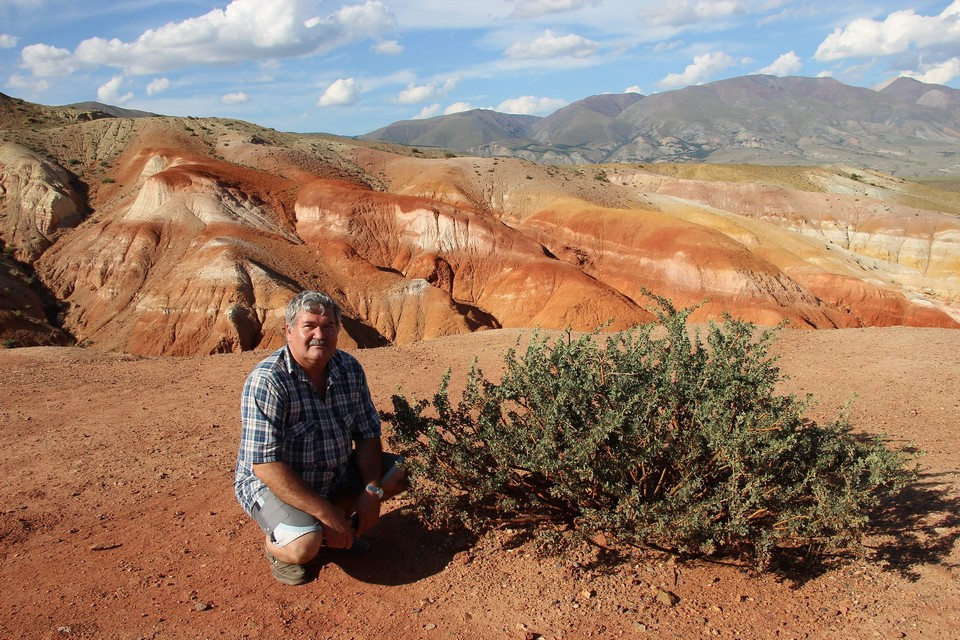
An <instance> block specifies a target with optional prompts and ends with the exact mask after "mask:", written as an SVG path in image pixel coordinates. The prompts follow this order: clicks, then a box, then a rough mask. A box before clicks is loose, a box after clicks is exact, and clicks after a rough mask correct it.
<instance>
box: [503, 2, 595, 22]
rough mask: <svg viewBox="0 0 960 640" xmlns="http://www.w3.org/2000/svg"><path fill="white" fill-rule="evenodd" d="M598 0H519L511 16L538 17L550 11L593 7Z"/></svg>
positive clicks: (556, 11)
mask: <svg viewBox="0 0 960 640" xmlns="http://www.w3.org/2000/svg"><path fill="white" fill-rule="evenodd" d="M598 4H600V0H519V1H518V2H517V6H516V7H514V9H513V13H511V14H510V17H512V18H538V17H540V16H545V15H549V14H551V13H563V12H566V11H576V10H578V9H583V8H584V7H595V6H597V5H598Z"/></svg>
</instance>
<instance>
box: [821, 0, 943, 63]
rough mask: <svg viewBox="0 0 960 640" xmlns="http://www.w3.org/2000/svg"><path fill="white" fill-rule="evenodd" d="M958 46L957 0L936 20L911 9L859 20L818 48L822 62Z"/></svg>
mask: <svg viewBox="0 0 960 640" xmlns="http://www.w3.org/2000/svg"><path fill="white" fill-rule="evenodd" d="M958 43H960V0H958V1H955V2H953V3H952V4H951V5H950V6H948V7H947V8H946V9H944V10H943V12H942V13H940V15H937V16H921V15H917V14H916V13H914V11H913V10H912V9H906V10H903V11H895V12H893V13H891V14H890V15H888V16H887V17H886V18H885V19H884V20H883V21H878V20H870V19H869V18H858V19H856V20H854V21H853V22H851V23H850V24H848V25H847V26H846V27H844V28H840V27H837V28H836V29H834V30H833V33H831V34H830V35H828V36H827V37H826V39H825V40H824V41H823V42H821V43H820V46H819V47H817V52H816V53H815V54H814V58H816V59H817V60H821V61H831V60H842V59H844V58H857V57H866V56H888V55H893V54H898V53H906V52H908V51H910V50H911V49H913V48H918V49H927V48H931V47H939V46H942V45H947V46H949V47H951V48H953V49H954V51H955V52H956V49H957V48H960V47H958Z"/></svg>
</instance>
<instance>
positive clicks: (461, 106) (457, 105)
mask: <svg viewBox="0 0 960 640" xmlns="http://www.w3.org/2000/svg"><path fill="white" fill-rule="evenodd" d="M476 108H477V107H476V106H474V105H472V104H470V103H469V102H454V103H453V104H451V105H450V106H449V107H447V108H446V109H444V110H443V115H445V116H449V115H450V114H451V113H461V112H463V111H471V110H473V109H476Z"/></svg>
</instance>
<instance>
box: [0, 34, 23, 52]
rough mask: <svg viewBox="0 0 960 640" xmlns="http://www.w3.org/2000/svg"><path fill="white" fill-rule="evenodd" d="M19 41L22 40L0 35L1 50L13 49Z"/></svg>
mask: <svg viewBox="0 0 960 640" xmlns="http://www.w3.org/2000/svg"><path fill="white" fill-rule="evenodd" d="M19 41H20V38H17V37H15V36H11V35H9V34H6V33H0V49H13V48H14V47H15V46H17V43H18V42H19Z"/></svg>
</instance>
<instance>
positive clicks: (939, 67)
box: [902, 58, 960, 84]
mask: <svg viewBox="0 0 960 640" xmlns="http://www.w3.org/2000/svg"><path fill="white" fill-rule="evenodd" d="M921 69H922V71H920V72H916V71H905V72H903V74H902V75H905V76H907V77H908V78H915V79H917V80H919V81H920V82H929V83H931V84H946V83H948V82H950V81H951V80H953V79H954V78H956V77H957V76H960V58H950V59H949V60H947V61H945V62H941V63H940V64H935V65H921Z"/></svg>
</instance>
